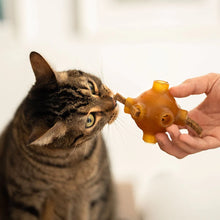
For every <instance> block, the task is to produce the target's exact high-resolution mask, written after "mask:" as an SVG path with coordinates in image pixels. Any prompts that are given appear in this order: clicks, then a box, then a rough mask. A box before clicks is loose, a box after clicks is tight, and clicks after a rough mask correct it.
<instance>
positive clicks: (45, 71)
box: [30, 51, 56, 84]
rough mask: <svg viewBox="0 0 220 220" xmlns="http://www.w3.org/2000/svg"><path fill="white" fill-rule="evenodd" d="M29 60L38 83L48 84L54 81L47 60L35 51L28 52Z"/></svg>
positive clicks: (52, 72) (54, 78)
mask: <svg viewBox="0 0 220 220" xmlns="http://www.w3.org/2000/svg"><path fill="white" fill-rule="evenodd" d="M30 62H31V66H32V69H33V71H34V74H35V78H36V82H37V83H39V84H50V83H51V82H52V83H53V82H54V83H55V82H56V77H55V74H54V71H53V70H52V68H51V67H50V65H49V64H48V63H47V61H46V60H45V59H44V58H43V57H42V56H41V55H40V54H39V53H37V52H34V51H33V52H31V53H30Z"/></svg>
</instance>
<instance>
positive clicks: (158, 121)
mask: <svg viewBox="0 0 220 220" xmlns="http://www.w3.org/2000/svg"><path fill="white" fill-rule="evenodd" d="M115 99H116V100H117V101H119V102H121V103H123V104H124V105H125V106H124V112H125V113H128V114H130V115H131V117H132V118H133V119H134V121H135V122H136V124H137V126H138V127H139V128H140V129H141V130H142V131H143V140H144V141H145V142H148V143H156V138H155V134H156V133H159V132H166V127H168V126H170V125H171V124H177V125H189V126H191V127H192V128H193V129H194V130H195V131H196V132H197V133H198V134H201V132H202V129H201V128H200V127H199V126H198V124H197V123H195V122H194V121H192V120H191V119H190V118H188V112H187V111H186V110H183V109H180V108H179V107H178V106H177V104H176V101H175V99H174V97H173V96H172V95H171V94H170V92H169V84H168V83H167V82H165V81H162V80H156V81H154V83H153V86H152V89H150V90H148V91H146V92H144V93H142V94H141V95H140V96H138V97H137V98H127V99H125V98H124V97H123V96H121V95H120V94H118V93H117V94H116V95H115Z"/></svg>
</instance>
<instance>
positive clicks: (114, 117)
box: [108, 106, 119, 124]
mask: <svg viewBox="0 0 220 220" xmlns="http://www.w3.org/2000/svg"><path fill="white" fill-rule="evenodd" d="M118 112H119V110H118V106H116V107H115V109H114V111H113V113H112V115H111V118H110V120H109V121H108V124H112V123H113V122H114V121H115V120H116V118H117V117H118Z"/></svg>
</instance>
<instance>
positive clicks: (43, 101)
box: [26, 52, 118, 146]
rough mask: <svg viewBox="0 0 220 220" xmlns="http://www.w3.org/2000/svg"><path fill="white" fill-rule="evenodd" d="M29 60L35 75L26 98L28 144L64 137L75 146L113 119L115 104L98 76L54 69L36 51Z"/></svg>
mask: <svg viewBox="0 0 220 220" xmlns="http://www.w3.org/2000/svg"><path fill="white" fill-rule="evenodd" d="M30 61H31V65H32V69H33V71H34V74H35V78H36V83H35V85H34V86H33V88H32V89H31V91H30V92H29V95H28V97H27V100H26V104H27V110H28V117H29V121H30V123H31V126H32V127H31V130H32V131H31V133H30V140H29V141H30V144H31V145H39V146H43V145H49V144H52V143H53V142H54V141H59V140H61V139H64V138H66V137H67V138H68V140H69V142H72V143H71V146H75V145H78V144H81V143H83V142H85V141H86V140H88V139H90V138H91V137H94V136H95V135H96V134H97V133H98V132H100V130H101V129H102V128H103V127H104V125H105V124H107V123H112V122H113V121H114V120H115V118H116V117H117V114H118V107H117V104H116V102H115V100H114V99H113V93H112V92H111V91H110V89H108V88H107V87H106V86H105V85H104V84H102V82H101V80H100V79H99V78H98V77H96V76H94V75H91V74H88V73H85V72H82V71H79V70H69V71H63V72H55V71H54V70H53V69H52V68H51V67H50V66H49V64H48V63H47V62H46V60H45V59H44V58H43V57H42V56H41V55H40V54H38V53H36V52H32V53H31V54H30Z"/></svg>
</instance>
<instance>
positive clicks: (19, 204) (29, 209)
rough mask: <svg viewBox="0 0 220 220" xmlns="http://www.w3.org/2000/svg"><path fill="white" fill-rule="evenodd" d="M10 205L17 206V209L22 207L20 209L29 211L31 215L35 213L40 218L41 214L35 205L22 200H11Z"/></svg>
mask: <svg viewBox="0 0 220 220" xmlns="http://www.w3.org/2000/svg"><path fill="white" fill-rule="evenodd" d="M10 206H11V207H12V208H16V209H20V210H23V211H25V212H28V213H30V214H31V215H34V216H36V217H38V218H39V216H40V214H39V211H38V210H37V209H36V208H35V207H33V206H27V205H25V204H23V203H21V202H15V201H11V204H10Z"/></svg>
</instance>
